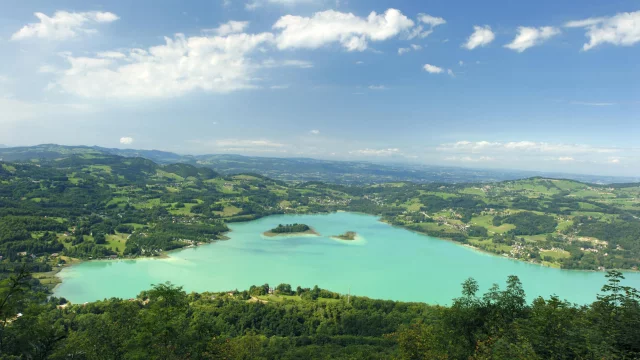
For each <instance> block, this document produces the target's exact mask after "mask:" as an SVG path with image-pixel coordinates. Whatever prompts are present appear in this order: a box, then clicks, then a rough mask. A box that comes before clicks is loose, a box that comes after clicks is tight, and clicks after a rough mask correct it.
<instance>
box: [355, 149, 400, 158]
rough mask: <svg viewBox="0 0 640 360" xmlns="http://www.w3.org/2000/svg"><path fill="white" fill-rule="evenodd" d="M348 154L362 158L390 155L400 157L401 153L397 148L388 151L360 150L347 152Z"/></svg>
mask: <svg viewBox="0 0 640 360" xmlns="http://www.w3.org/2000/svg"><path fill="white" fill-rule="evenodd" d="M349 154H352V155H362V156H391V155H401V154H402V152H401V151H400V149H398V148H389V149H369V148H367V149H362V150H355V151H349Z"/></svg>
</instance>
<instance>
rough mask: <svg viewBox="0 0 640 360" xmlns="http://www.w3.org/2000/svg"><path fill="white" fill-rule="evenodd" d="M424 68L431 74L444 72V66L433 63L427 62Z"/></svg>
mask: <svg viewBox="0 0 640 360" xmlns="http://www.w3.org/2000/svg"><path fill="white" fill-rule="evenodd" d="M423 68H424V70H425V71H426V72H428V73H429V74H440V73H442V72H444V69H443V68H441V67H438V66H435V65H431V64H425V65H424V66H423Z"/></svg>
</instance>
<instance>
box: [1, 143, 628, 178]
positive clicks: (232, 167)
mask: <svg viewBox="0 0 640 360" xmlns="http://www.w3.org/2000/svg"><path fill="white" fill-rule="evenodd" d="M73 155H83V156H102V155H118V156H125V157H142V158H145V159H149V160H151V161H153V162H155V163H158V164H165V165H166V164H174V163H184V164H190V165H198V166H205V167H209V168H212V169H214V170H216V171H218V172H220V173H223V174H226V175H230V174H238V173H256V174H260V175H263V176H267V177H270V178H272V179H277V180H284V181H294V182H304V181H323V182H330V183H336V184H356V185H366V184H375V183H383V182H392V181H411V182H417V183H433V182H443V183H474V182H495V181H503V180H515V179H524V178H529V177H533V176H544V177H553V178H567V179H573V180H578V181H583V182H589V183H600V184H608V183H621V182H634V181H635V182H637V181H640V178H629V177H612V176H592V175H577V174H560V173H542V172H533V171H520V170H505V169H501V170H487V169H465V168H457V167H449V166H428V165H420V164H409V163H405V164H401V163H395V164H391V163H371V162H365V161H330V160H318V159H309V158H269V157H252V156H241V155H233V154H213V155H179V154H175V153H171V152H166V151H159V150H134V149H114V148H104V147H99V146H62V145H55V144H44V145H37V146H28V147H14V148H6V149H2V148H0V160H2V159H4V160H5V161H25V160H38V161H41V160H43V159H49V160H52V159H60V158H65V157H68V156H73Z"/></svg>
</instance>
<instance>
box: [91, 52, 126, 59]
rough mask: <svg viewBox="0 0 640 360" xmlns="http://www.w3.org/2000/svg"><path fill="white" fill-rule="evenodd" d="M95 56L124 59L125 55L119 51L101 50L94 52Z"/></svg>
mask: <svg viewBox="0 0 640 360" xmlns="http://www.w3.org/2000/svg"><path fill="white" fill-rule="evenodd" d="M96 56H98V57H100V58H105V59H124V58H126V57H127V55H125V54H123V53H121V52H119V51H102V52H99V53H97V54H96Z"/></svg>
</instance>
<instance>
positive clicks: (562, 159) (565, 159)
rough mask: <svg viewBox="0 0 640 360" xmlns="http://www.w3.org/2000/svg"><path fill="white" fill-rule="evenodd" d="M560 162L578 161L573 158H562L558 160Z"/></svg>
mask: <svg viewBox="0 0 640 360" xmlns="http://www.w3.org/2000/svg"><path fill="white" fill-rule="evenodd" d="M558 161H564V162H571V161H576V159H574V158H573V157H571V156H561V157H559V158H558Z"/></svg>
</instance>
